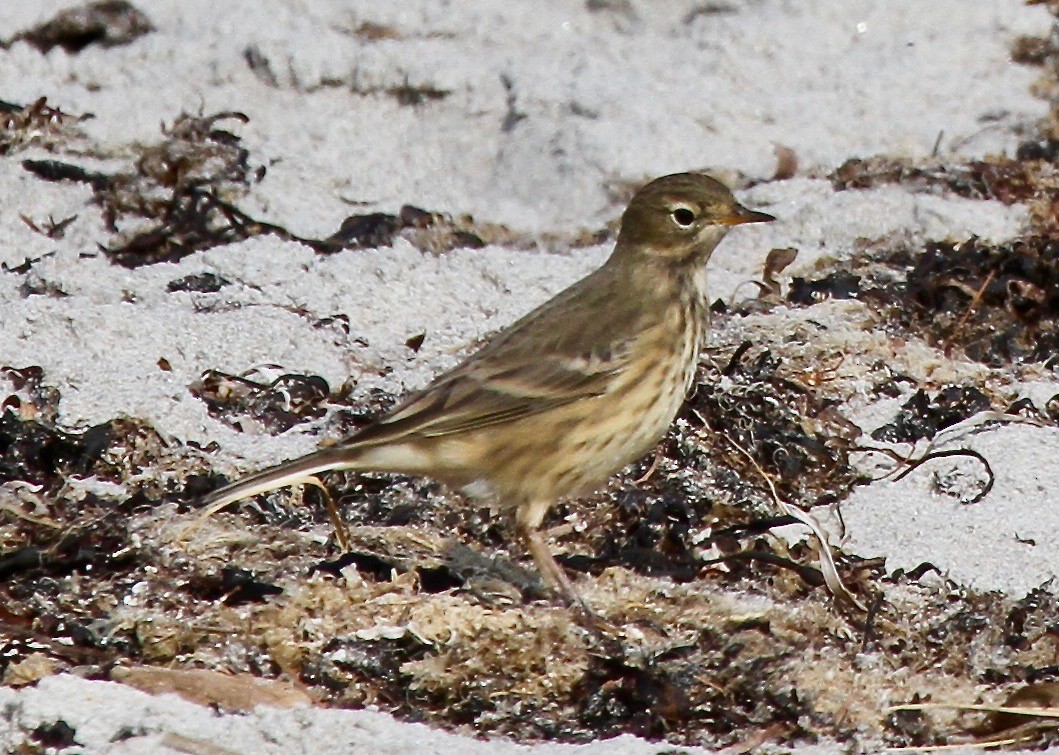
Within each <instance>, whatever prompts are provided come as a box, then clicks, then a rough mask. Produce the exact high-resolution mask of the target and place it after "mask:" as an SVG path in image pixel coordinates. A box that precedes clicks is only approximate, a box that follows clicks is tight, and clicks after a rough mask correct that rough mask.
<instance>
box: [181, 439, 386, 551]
mask: <svg viewBox="0 0 1059 755" xmlns="http://www.w3.org/2000/svg"><path fill="white" fill-rule="evenodd" d="M370 468H372V465H371V464H370V463H365V460H364V459H362V458H361V455H360V454H357V453H356V452H355V451H354V449H353V448H351V447H350V446H349V445H348V444H343V445H341V446H336V447H335V448H325V449H323V450H322V451H317V452H316V453H311V454H308V455H307V456H302V457H301V458H298V459H294V460H292V461H287V462H284V463H282V464H277V465H276V466H274V467H268V468H267V469H263V470H261V471H260V472H257V473H255V474H252V475H250V476H249V477H244V478H242V479H240V480H236V481H235V482H233V483H230V484H228V485H225V486H224V487H223V488H219V489H217V490H215V491H213V492H212V493H210V494H209V495H208V496H206V497H205V498H204V499H203V501H202V503H203V510H202V513H201V514H200V515H199V516H198V517H197V518H196V519H195V521H194V522H192V523H191V524H189V525H188V526H187V527H185V528H184V529H183V530H181V532H180V534H179V535H177V540H183V539H184V538H185V537H187V536H188V535H189V534H190V533H191V532H192V531H193V530H194V529H196V528H197V527H198V526H199V525H200V524H202V522H204V521H205V520H206V519H208V518H209V517H211V516H213V515H214V514H216V513H217V512H218V511H220V510H221V509H223V508H224V507H225V506H228V505H230V504H233V503H235V502H236V501H241V500H243V499H244V498H250V497H251V496H255V495H259V494H261V493H268V492H269V491H272V490H278V489H279V488H284V487H287V486H288V485H300V484H313V485H317V486H320V482H319V481H318V480H317V479H316V475H318V474H320V473H321V472H328V471H330V470H333V469H370ZM320 487H322V486H320ZM325 492H326V491H325Z"/></svg>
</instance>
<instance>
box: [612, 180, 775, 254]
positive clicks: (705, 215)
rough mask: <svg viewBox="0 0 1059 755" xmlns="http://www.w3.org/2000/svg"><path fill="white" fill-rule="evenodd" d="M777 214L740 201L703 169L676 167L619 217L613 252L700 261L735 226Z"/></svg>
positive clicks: (639, 194)
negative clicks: (687, 170) (677, 170)
mask: <svg viewBox="0 0 1059 755" xmlns="http://www.w3.org/2000/svg"><path fill="white" fill-rule="evenodd" d="M770 220H775V218H774V217H772V216H771V215H768V214H766V213H764V212H757V211H756V210H750V209H747V208H746V207H743V205H741V204H739V202H737V201H736V199H735V197H734V196H732V192H731V191H729V189H728V187H727V186H725V185H724V184H723V183H721V182H720V181H718V180H717V179H715V178H711V177H710V176H707V175H704V174H701V173H674V174H673V175H669V176H662V177H661V178H657V179H655V180H654V181H651V182H650V183H649V184H647V185H645V186H643V187H642V188H641V189H640V190H639V191H637V192H636V194H635V195H634V196H633V198H632V201H631V202H629V206H628V208H627V209H626V210H625V213H624V214H623V215H622V218H621V231H620V232H619V233H618V244H617V247H616V248H615V255H616V256H617V255H619V254H621V255H627V254H635V255H636V256H641V255H645V256H647V257H649V258H653V259H656V260H660V261H670V262H673V263H676V264H689V263H690V264H701V263H703V262H705V261H706V260H708V259H709V257H710V254H711V253H712V252H713V249H714V247H716V246H717V244H718V243H719V242H720V240H721V239H722V238H724V235H725V234H726V233H727V232H728V231H729V229H730V228H731V227H732V226H735V225H740V224H742V223H762V222H767V221H770Z"/></svg>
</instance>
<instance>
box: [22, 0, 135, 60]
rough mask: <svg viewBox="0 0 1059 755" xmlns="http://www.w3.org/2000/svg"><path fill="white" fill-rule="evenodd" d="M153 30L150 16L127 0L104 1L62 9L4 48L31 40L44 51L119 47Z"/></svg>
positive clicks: (31, 42)
mask: <svg viewBox="0 0 1059 755" xmlns="http://www.w3.org/2000/svg"><path fill="white" fill-rule="evenodd" d="M152 31H154V26H153V25H152V24H151V21H150V19H148V18H147V16H146V15H144V14H143V12H141V11H139V10H137V9H136V8H135V7H133V5H132V4H131V3H128V2H126V1H125V0H101V2H94V3H86V4H84V5H79V6H77V7H74V8H67V9H66V10H63V11H60V12H59V13H57V14H56V15H55V16H54V17H53V18H51V19H49V20H48V21H45V22H44V23H42V24H40V25H38V26H34V27H33V28H32V29H27V30H25V31H22V32H19V33H18V34H16V35H15V36H13V37H11V38H10V39H9V40H7V41H6V42H3V43H2V46H3V47H10V46H11V44H12V43H14V42H19V41H23V42H28V43H29V44H31V45H33V46H34V47H36V48H37V49H38V50H40V51H41V52H48V51H49V50H51V49H52V48H54V47H61V48H63V49H64V50H66V52H68V53H78V52H81V50H83V49H85V48H86V47H88V46H89V45H100V46H101V47H117V46H119V45H127V44H129V43H130V42H132V41H134V40H136V39H138V38H140V37H142V36H143V35H144V34H148V33H150V32H152Z"/></svg>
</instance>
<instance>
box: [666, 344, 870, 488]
mask: <svg viewBox="0 0 1059 755" xmlns="http://www.w3.org/2000/svg"><path fill="white" fill-rule="evenodd" d="M744 353H745V350H744V349H740V350H738V351H737V352H736V355H735V356H734V357H733V358H732V361H731V362H730V363H729V365H728V366H727V367H726V368H725V370H724V371H723V372H722V374H720V375H717V376H714V377H712V378H711V379H707V380H700V381H699V385H698V388H697V390H696V393H695V395H694V396H693V397H692V398H691V399H690V400H689V402H688V404H687V406H686V413H685V417H686V419H687V421H688V423H689V425H690V426H691V427H693V428H699V430H700V432H699V438H698V441H697V443H698V445H699V449H698V453H699V454H700V455H702V456H704V457H705V458H706V459H708V460H710V462H711V463H713V462H716V465H715V466H716V467H717V469H716V471H715V475H716V476H717V479H718V481H719V482H721V484H722V487H727V488H729V489H730V490H731V491H732V492H733V493H736V494H737V495H738V494H745V493H746V492H747V489H748V488H756V489H759V490H760V489H762V488H763V487H764V485H765V480H764V479H763V478H762V473H764V474H766V475H768V476H769V477H770V478H771V479H772V481H773V483H774V484H775V486H776V491H777V493H778V494H779V496H780V497H781V498H782V499H784V500H785V501H787V502H788V503H793V504H797V505H800V506H813V505H818V504H823V503H831V502H833V501H836V500H841V499H842V498H844V497H845V496H846V494H847V493H848V492H849V490H850V489H851V488H852V486H853V485H854V484H855V483H857V482H859V481H860V480H859V478H858V476H857V474H856V473H855V472H854V470H853V468H852V466H851V464H850V459H849V448H850V443H851V441H852V440H853V438H852V437H851V431H852V430H853V428H851V427H850V425H849V423H848V422H847V421H845V420H844V419H843V418H842V417H841V415H839V414H838V413H837V411H835V409H834V408H833V406H832V404H830V403H829V402H827V401H824V400H823V399H821V398H819V397H818V396H816V395H815V394H814V393H813V391H812V390H811V389H810V388H809V387H807V386H805V385H802V384H800V383H797V382H795V381H794V380H792V379H788V378H785V377H783V376H782V375H781V374H780V360H779V358H778V357H776V356H775V355H773V354H772V353H771V352H770V351H767V350H766V351H762V352H761V353H760V354H758V355H757V357H756V358H754V359H750V360H746V361H744V360H743V358H742V357H743V354H744Z"/></svg>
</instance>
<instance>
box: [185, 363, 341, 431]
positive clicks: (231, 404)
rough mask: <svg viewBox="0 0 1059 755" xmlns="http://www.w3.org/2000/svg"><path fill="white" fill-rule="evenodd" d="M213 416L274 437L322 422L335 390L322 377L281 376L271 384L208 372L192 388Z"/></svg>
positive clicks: (234, 425) (239, 428)
mask: <svg viewBox="0 0 1059 755" xmlns="http://www.w3.org/2000/svg"><path fill="white" fill-rule="evenodd" d="M189 390H190V391H191V393H192V395H194V396H196V397H198V398H200V399H202V401H204V402H205V403H206V407H207V409H208V410H209V413H210V416H211V417H214V418H215V419H219V420H221V421H222V422H224V423H225V424H227V425H229V426H231V427H234V428H235V429H237V430H240V431H246V430H248V429H250V428H248V427H247V425H248V423H249V424H250V425H253V426H256V427H254V429H255V430H257V429H264V430H265V431H266V432H268V433H270V434H273V435H274V434H277V433H282V432H285V431H286V430H289V429H290V428H292V427H294V426H295V425H297V424H300V423H302V422H307V421H310V420H315V419H320V418H322V417H323V416H324V415H325V414H326V413H327V408H326V406H325V405H324V404H325V402H326V401H327V400H328V398H329V396H330V393H331V389H330V387H329V386H328V385H327V381H326V380H324V379H323V378H322V377H320V376H319V375H281V376H279V377H278V378H276V379H275V380H273V381H271V382H269V383H261V382H257V381H254V380H251V379H250V378H246V377H240V376H237V375H229V374H227V373H224V372H218V371H216V370H208V371H207V372H206V373H204V374H203V375H202V377H201V378H199V379H198V380H197V381H195V382H194V383H193V384H192V385H191V386H190V388H189Z"/></svg>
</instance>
